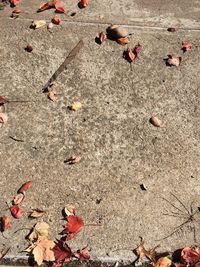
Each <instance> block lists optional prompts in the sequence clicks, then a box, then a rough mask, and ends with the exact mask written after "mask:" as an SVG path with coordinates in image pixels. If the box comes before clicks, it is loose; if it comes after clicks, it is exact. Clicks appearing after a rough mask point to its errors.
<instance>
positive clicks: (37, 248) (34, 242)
mask: <svg viewBox="0 0 200 267" xmlns="http://www.w3.org/2000/svg"><path fill="white" fill-rule="evenodd" d="M64 211H65V215H66V220H67V223H66V226H65V228H64V230H63V231H62V233H61V234H62V237H61V239H60V240H58V241H57V242H54V241H53V240H51V239H50V237H49V224H47V223H46V222H38V223H37V224H36V225H35V226H34V227H33V229H32V231H31V233H30V234H29V236H28V240H29V241H30V242H31V244H30V246H29V247H28V248H27V249H26V250H25V251H26V252H28V253H31V254H33V256H34V260H35V261H36V262H37V264H38V265H41V264H42V263H43V261H47V262H49V261H50V262H54V263H53V267H60V266H62V265H63V264H64V263H68V262H70V261H71V260H72V259H73V258H77V259H79V260H88V259H89V258H90V255H89V252H88V250H87V248H86V247H85V248H83V249H81V250H77V251H76V252H72V250H71V248H70V247H69V246H68V244H67V243H66V241H68V240H71V239H72V238H74V237H75V236H76V235H77V234H78V233H79V232H80V231H81V229H82V228H83V227H84V222H83V220H82V218H81V217H79V216H76V215H75V209H74V206H73V205H67V206H66V207H65V209H64Z"/></svg>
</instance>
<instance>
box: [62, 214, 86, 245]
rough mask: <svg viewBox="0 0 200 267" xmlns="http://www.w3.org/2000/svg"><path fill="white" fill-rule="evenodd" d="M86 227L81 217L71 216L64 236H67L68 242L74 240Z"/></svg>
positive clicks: (68, 218)
mask: <svg viewBox="0 0 200 267" xmlns="http://www.w3.org/2000/svg"><path fill="white" fill-rule="evenodd" d="M83 227H84V222H83V220H82V218H81V217H79V216H73V215H70V216H68V217H67V224H66V228H65V229H64V231H63V234H66V235H67V237H66V240H71V239H72V238H74V237H75V236H76V235H77V234H78V233H79V232H80V231H81V230H82V228H83Z"/></svg>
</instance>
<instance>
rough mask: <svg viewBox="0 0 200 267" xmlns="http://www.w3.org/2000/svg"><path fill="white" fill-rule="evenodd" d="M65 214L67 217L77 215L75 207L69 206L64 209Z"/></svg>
mask: <svg viewBox="0 0 200 267" xmlns="http://www.w3.org/2000/svg"><path fill="white" fill-rule="evenodd" d="M64 213H65V215H66V216H70V215H76V213H75V205H73V204H67V205H66V206H65V207H64Z"/></svg>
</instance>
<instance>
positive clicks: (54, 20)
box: [51, 17, 61, 25]
mask: <svg viewBox="0 0 200 267" xmlns="http://www.w3.org/2000/svg"><path fill="white" fill-rule="evenodd" d="M51 22H52V23H53V24H55V25H59V24H60V22H61V19H60V18H58V17H54V18H52V20H51Z"/></svg>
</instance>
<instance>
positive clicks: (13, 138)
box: [9, 136, 24, 142]
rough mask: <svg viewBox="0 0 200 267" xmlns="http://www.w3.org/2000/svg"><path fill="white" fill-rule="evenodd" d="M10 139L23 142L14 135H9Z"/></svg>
mask: <svg viewBox="0 0 200 267" xmlns="http://www.w3.org/2000/svg"><path fill="white" fill-rule="evenodd" d="M9 138H10V139H12V140H14V141H16V142H24V140H21V139H17V138H15V137H12V136H9Z"/></svg>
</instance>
